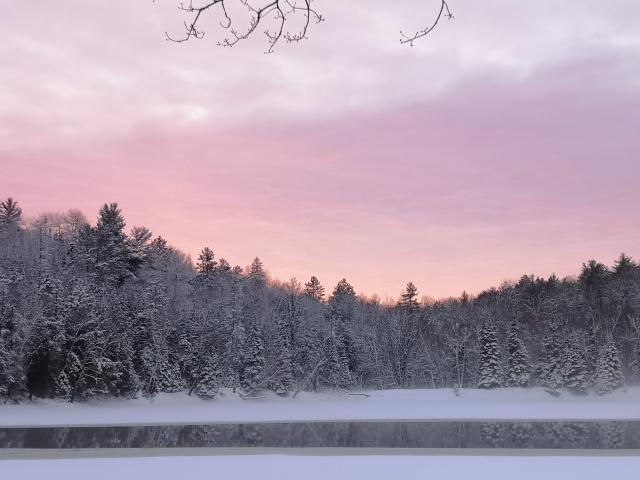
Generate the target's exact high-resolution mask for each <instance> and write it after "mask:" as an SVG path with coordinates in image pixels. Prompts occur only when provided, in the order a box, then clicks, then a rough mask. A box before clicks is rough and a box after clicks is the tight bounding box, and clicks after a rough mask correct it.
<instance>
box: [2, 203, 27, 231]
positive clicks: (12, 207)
mask: <svg viewBox="0 0 640 480" xmlns="http://www.w3.org/2000/svg"><path fill="white" fill-rule="evenodd" d="M21 221H22V209H21V208H20V207H19V206H18V202H16V201H15V200H14V199H13V198H11V197H9V198H7V199H6V200H5V201H4V202H0V229H1V228H5V229H6V228H9V227H11V226H13V227H14V228H16V227H19V226H20V222H21Z"/></svg>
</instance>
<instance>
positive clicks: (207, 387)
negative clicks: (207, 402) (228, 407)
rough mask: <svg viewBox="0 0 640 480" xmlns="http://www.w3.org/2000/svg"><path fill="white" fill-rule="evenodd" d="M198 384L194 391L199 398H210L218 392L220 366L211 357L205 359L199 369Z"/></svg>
mask: <svg viewBox="0 0 640 480" xmlns="http://www.w3.org/2000/svg"><path fill="white" fill-rule="evenodd" d="M199 370H200V371H199V375H198V377H199V378H198V384H197V385H196V388H195V390H194V391H195V393H196V395H198V396H199V397H200V398H205V399H211V398H214V397H215V396H216V395H217V394H218V390H219V387H220V368H219V366H218V362H217V361H216V360H215V358H213V357H209V358H208V359H207V360H205V361H204V362H203V364H202V366H201V367H200V369H199Z"/></svg>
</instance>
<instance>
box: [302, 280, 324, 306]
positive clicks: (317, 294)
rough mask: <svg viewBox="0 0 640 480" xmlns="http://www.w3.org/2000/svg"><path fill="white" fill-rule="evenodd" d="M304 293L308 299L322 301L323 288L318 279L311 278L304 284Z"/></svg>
mask: <svg viewBox="0 0 640 480" xmlns="http://www.w3.org/2000/svg"><path fill="white" fill-rule="evenodd" d="M304 293H305V294H306V295H307V296H309V298H311V299H313V300H316V301H318V302H323V301H324V287H323V286H322V285H321V284H320V280H318V277H316V276H312V277H311V279H310V280H309V281H308V282H307V283H305V284H304Z"/></svg>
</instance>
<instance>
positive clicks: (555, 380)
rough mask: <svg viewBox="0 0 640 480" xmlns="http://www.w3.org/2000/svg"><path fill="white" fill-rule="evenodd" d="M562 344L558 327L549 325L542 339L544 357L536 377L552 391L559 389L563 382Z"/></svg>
mask: <svg viewBox="0 0 640 480" xmlns="http://www.w3.org/2000/svg"><path fill="white" fill-rule="evenodd" d="M563 343H564V342H563V340H562V336H561V335H560V331H559V329H558V327H557V326H556V325H555V324H553V323H552V324H550V325H549V326H548V329H547V332H546V333H545V335H544V336H543V338H542V352H543V354H544V357H543V361H542V363H541V364H540V366H539V368H538V375H539V377H540V379H541V380H542V384H543V385H544V386H545V387H547V388H550V389H553V390H556V389H558V388H561V387H562V386H563V382H564V380H563V373H562V355H563Z"/></svg>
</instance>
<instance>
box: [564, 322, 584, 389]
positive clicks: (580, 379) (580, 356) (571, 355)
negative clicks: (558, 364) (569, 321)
mask: <svg viewBox="0 0 640 480" xmlns="http://www.w3.org/2000/svg"><path fill="white" fill-rule="evenodd" d="M562 373H563V383H564V386H565V387H566V388H567V389H568V390H569V391H571V392H573V393H579V394H584V393H586V392H587V388H588V386H589V375H588V371H587V362H586V360H585V356H584V352H583V350H582V348H581V346H580V340H579V338H578V336H577V334H575V333H573V334H571V335H570V336H569V338H568V339H567V342H566V345H565V349H564V355H563V365H562Z"/></svg>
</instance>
